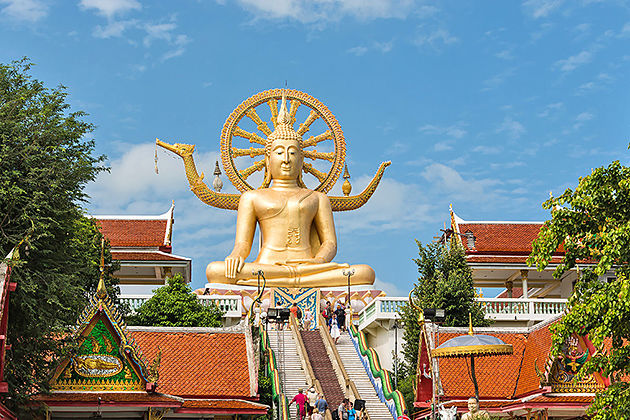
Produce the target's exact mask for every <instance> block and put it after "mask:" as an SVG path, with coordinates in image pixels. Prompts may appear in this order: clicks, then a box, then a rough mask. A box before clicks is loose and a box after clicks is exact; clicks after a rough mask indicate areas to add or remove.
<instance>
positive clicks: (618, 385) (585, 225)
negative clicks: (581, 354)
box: [528, 161, 630, 419]
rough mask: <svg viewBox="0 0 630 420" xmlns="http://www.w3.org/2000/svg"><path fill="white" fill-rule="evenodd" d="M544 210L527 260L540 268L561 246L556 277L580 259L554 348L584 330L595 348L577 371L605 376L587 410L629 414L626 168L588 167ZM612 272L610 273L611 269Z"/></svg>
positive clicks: (629, 181)
mask: <svg viewBox="0 0 630 420" xmlns="http://www.w3.org/2000/svg"><path fill="white" fill-rule="evenodd" d="M543 207H544V208H545V209H549V210H551V219H550V220H548V221H547V222H545V224H544V225H543V227H542V228H541V230H540V234H539V236H538V238H537V239H536V240H535V241H534V243H533V250H532V254H531V256H530V258H529V260H528V262H529V263H530V264H535V265H536V266H537V268H538V269H539V270H542V269H543V268H545V267H546V266H547V265H548V264H549V261H550V260H551V257H552V255H553V253H554V252H556V250H557V249H558V247H559V246H561V245H562V246H563V247H564V250H565V256H564V257H563V259H562V263H561V264H559V266H558V267H557V269H556V270H555V272H554V275H555V276H556V277H559V276H561V275H562V274H563V273H565V272H566V271H567V270H569V269H571V268H573V267H576V266H579V268H580V280H579V281H578V282H577V283H576V287H575V290H574V293H573V295H572V296H571V298H570V299H569V304H568V306H569V312H568V313H567V314H566V315H565V316H564V317H563V318H562V320H561V321H560V322H559V323H558V324H556V325H555V326H553V333H554V337H553V341H554V348H555V349H556V352H559V351H560V350H561V348H562V346H563V345H564V344H565V343H566V341H567V340H568V339H569V337H570V336H571V335H573V334H576V335H582V336H583V335H588V338H589V339H590V340H591V341H592V342H593V344H594V346H595V347H596V348H597V349H598V351H597V352H596V353H595V354H593V355H592V358H591V359H590V360H589V361H588V362H587V363H585V364H584V365H583V367H582V369H581V371H580V373H581V374H582V375H587V374H590V373H592V372H601V373H602V374H603V375H604V376H606V377H608V378H610V379H611V381H612V385H611V386H610V387H609V388H607V389H606V390H605V391H603V392H601V393H598V394H597V396H596V397H595V401H594V403H593V404H592V406H591V407H590V409H589V413H590V414H591V415H593V418H595V419H620V418H630V386H629V384H628V378H629V377H630V376H629V375H630V167H626V166H623V165H621V164H620V163H619V161H615V162H612V163H611V164H610V165H609V166H608V167H601V168H596V169H594V170H593V171H592V172H591V174H590V175H588V176H585V177H583V178H580V179H579V183H578V186H577V187H576V189H575V190H572V189H570V188H569V189H567V190H566V191H564V193H562V194H561V195H560V196H558V197H554V196H553V195H552V196H551V197H550V198H549V199H548V200H547V201H545V202H544V203H543ZM612 272H614V275H613V274H611V273H612Z"/></svg>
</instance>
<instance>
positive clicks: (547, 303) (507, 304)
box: [359, 297, 567, 330]
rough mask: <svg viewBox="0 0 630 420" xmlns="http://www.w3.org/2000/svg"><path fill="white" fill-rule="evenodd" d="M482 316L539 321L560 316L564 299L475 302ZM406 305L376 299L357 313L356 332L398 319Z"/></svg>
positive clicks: (397, 299)
mask: <svg viewBox="0 0 630 420" xmlns="http://www.w3.org/2000/svg"><path fill="white" fill-rule="evenodd" d="M476 300H477V302H479V303H480V304H481V307H482V309H483V310H484V312H485V313H486V319H491V320H494V321H536V322H537V321H543V320H545V319H547V318H550V317H552V316H554V315H558V314H561V313H562V312H564V310H565V309H566V307H567V299H543V298H541V299H517V298H511V299H508V298H477V299H476ZM406 302H407V298H405V297H391V298H389V297H378V298H376V299H374V300H373V301H372V302H370V303H369V304H368V305H367V306H365V308H363V309H362V310H361V311H360V312H359V330H363V329H364V328H365V327H367V326H368V325H370V324H372V323H373V322H375V321H386V320H393V319H396V318H400V315H399V314H398V311H399V310H400V307H401V306H402V305H403V304H405V303H406Z"/></svg>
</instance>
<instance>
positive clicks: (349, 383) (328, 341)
mask: <svg viewBox="0 0 630 420" xmlns="http://www.w3.org/2000/svg"><path fill="white" fill-rule="evenodd" d="M317 317H318V319H317V328H319V331H320V334H322V335H323V336H324V337H325V338H324V344H325V345H326V347H327V348H328V350H330V352H331V353H332V354H333V356H334V357H335V360H336V361H337V366H339V370H340V371H341V375H342V376H343V380H344V382H345V387H346V388H349V389H350V390H351V391H352V394H353V395H354V398H355V399H359V400H362V399H363V398H361V394H359V390H358V389H357V386H356V384H355V383H354V381H353V380H352V379H350V375H348V372H347V371H346V367H345V366H344V364H343V360H341V355H340V354H339V351H338V350H337V346H335V342H334V341H333V338H332V336H331V335H330V331H328V325H327V324H326V319H325V318H324V317H323V316H322V314H321V313H319V314H317ZM366 414H367V420H371V419H370V415H369V414H368V413H366Z"/></svg>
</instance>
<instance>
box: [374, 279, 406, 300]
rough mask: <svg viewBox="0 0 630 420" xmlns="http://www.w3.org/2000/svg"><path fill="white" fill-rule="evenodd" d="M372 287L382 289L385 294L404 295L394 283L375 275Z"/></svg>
mask: <svg viewBox="0 0 630 420" xmlns="http://www.w3.org/2000/svg"><path fill="white" fill-rule="evenodd" d="M373 288H374V289H375V290H382V291H383V292H385V293H386V294H387V296H406V294H405V292H403V291H401V290H400V289H399V288H398V286H396V285H395V284H394V283H389V282H386V281H383V280H381V279H380V278H379V277H376V279H375V280H374V286H373Z"/></svg>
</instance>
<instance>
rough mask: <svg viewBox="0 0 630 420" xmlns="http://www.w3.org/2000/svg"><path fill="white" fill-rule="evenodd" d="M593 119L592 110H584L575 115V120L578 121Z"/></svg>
mask: <svg viewBox="0 0 630 420" xmlns="http://www.w3.org/2000/svg"><path fill="white" fill-rule="evenodd" d="M592 119H593V114H591V113H590V112H582V113H580V114H578V116H577V117H575V121H578V122H584V121H590V120H592Z"/></svg>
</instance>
